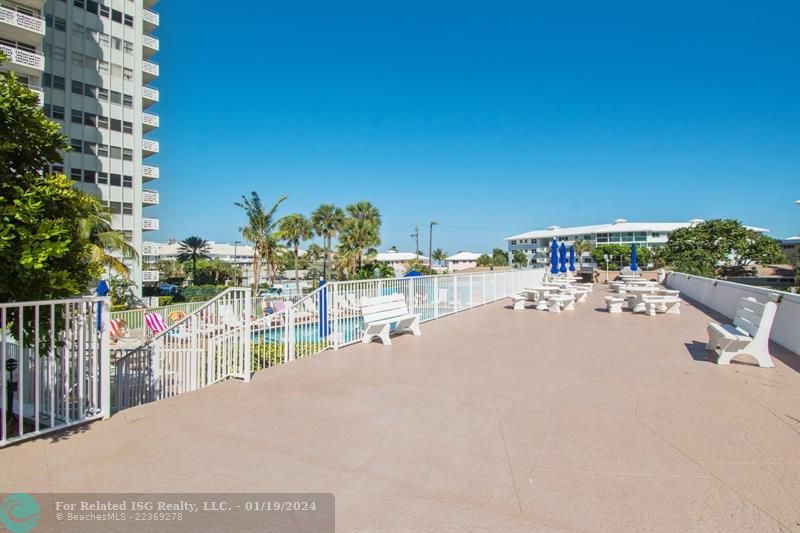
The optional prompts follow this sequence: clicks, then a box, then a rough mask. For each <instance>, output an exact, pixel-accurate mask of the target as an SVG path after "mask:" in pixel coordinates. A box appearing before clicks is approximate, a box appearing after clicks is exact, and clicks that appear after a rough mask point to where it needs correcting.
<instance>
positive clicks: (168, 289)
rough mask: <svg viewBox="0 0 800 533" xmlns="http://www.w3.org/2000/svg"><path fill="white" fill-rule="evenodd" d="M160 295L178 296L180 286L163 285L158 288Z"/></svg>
mask: <svg viewBox="0 0 800 533" xmlns="http://www.w3.org/2000/svg"><path fill="white" fill-rule="evenodd" d="M158 293H159V295H161V296H177V295H178V286H177V285H173V284H172V283H162V284H161V285H159V286H158Z"/></svg>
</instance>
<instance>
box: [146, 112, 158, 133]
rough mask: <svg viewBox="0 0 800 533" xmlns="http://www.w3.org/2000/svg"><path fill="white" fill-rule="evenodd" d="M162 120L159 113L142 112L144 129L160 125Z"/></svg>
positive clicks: (147, 129) (148, 129)
mask: <svg viewBox="0 0 800 533" xmlns="http://www.w3.org/2000/svg"><path fill="white" fill-rule="evenodd" d="M159 122H160V120H159V118H158V115H153V114H152V113H142V129H143V130H144V131H146V132H147V131H150V130H152V129H155V128H157V127H158V124H159Z"/></svg>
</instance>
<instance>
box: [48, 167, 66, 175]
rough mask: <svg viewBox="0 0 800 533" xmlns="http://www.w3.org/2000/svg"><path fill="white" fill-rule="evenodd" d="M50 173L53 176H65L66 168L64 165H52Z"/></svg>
mask: <svg viewBox="0 0 800 533" xmlns="http://www.w3.org/2000/svg"><path fill="white" fill-rule="evenodd" d="M50 172H52V173H53V174H63V173H64V167H63V165H50Z"/></svg>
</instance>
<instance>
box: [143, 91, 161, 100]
mask: <svg viewBox="0 0 800 533" xmlns="http://www.w3.org/2000/svg"><path fill="white" fill-rule="evenodd" d="M158 97H159V94H158V89H153V88H152V87H142V98H144V99H145V100H150V101H152V102H158Z"/></svg>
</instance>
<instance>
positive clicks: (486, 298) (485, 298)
mask: <svg viewBox="0 0 800 533" xmlns="http://www.w3.org/2000/svg"><path fill="white" fill-rule="evenodd" d="M481 278H482V279H481V282H482V283H483V289H482V291H481V300H482V303H489V295H488V294H486V274H485V273H484V274H483V276H481Z"/></svg>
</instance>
